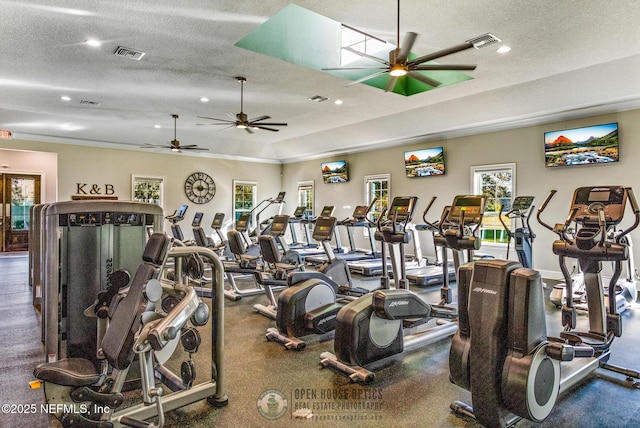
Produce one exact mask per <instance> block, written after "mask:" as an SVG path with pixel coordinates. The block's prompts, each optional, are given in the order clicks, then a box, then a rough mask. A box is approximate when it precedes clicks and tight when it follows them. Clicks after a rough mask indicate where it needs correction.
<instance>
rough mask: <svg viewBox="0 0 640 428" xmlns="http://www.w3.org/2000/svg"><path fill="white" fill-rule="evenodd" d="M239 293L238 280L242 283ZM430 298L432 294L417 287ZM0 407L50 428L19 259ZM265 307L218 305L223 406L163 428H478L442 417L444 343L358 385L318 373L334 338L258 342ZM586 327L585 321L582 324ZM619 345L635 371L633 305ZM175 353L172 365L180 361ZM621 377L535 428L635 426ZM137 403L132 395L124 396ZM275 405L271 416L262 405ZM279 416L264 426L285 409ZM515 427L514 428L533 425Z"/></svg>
mask: <svg viewBox="0 0 640 428" xmlns="http://www.w3.org/2000/svg"><path fill="white" fill-rule="evenodd" d="M376 283H377V280H376V279H365V278H359V279H358V284H359V285H364V286H368V287H372V286H374V285H375V284H376ZM240 285H241V286H242V283H240ZM417 291H419V292H421V293H422V294H423V295H424V297H425V299H427V300H430V301H435V300H436V299H437V298H438V290H437V288H431V289H428V290H424V289H423V290H417ZM0 296H1V298H0V323H1V325H2V326H3V328H2V329H0V349H1V350H0V361H1V364H0V379H1V381H0V398H1V399H0V401H1V403H2V404H16V405H20V404H28V405H31V404H35V405H37V407H38V411H37V412H36V413H35V414H6V413H3V414H0V427H22V426H25V427H26V426H28V427H47V426H51V427H56V426H59V425H58V423H57V421H56V420H55V419H54V418H52V417H50V416H48V415H47V414H46V413H42V412H40V411H39V406H40V404H44V399H43V393H42V390H41V389H35V390H32V389H30V388H29V385H28V382H29V381H31V380H32V379H33V377H32V376H33V375H32V371H33V368H34V367H35V366H36V365H37V364H38V363H40V362H42V361H44V350H43V346H42V343H41V342H40V325H39V312H38V311H37V310H36V309H34V308H33V307H32V306H31V290H30V289H29V286H28V281H27V258H26V257H0ZM255 303H266V298H265V297H264V296H253V297H245V298H243V299H242V300H240V301H238V302H231V301H226V302H225V311H226V312H225V351H224V352H225V365H226V367H225V374H226V385H225V388H226V391H227V394H228V396H229V405H228V406H227V407H224V408H220V409H216V408H213V407H212V406H211V405H209V404H208V403H206V402H199V403H195V404H192V405H189V406H186V407H184V408H182V409H180V410H176V411H173V412H170V413H169V414H168V415H167V423H166V426H167V427H185V426H189V427H212V426H216V427H229V428H231V427H233V428H236V427H254V426H256V427H257V426H269V427H271V426H273V427H280V426H293V425H296V426H299V425H306V426H314V427H315V426H318V427H325V426H326V427H337V426H349V427H353V426H363V427H364V426H385V427H386V426H392V425H393V426H397V427H418V426H420V427H425V426H427V427H461V426H467V427H475V426H477V424H475V423H473V422H470V421H468V420H467V419H464V418H461V417H458V416H456V415H454V414H452V412H451V411H450V410H449V404H450V403H451V402H452V401H454V400H463V401H467V402H468V401H469V400H470V394H469V393H468V392H466V391H464V390H462V389H460V388H458V387H457V386H455V385H453V384H451V383H450V382H449V380H448V352H449V340H442V341H440V342H438V343H436V344H433V345H431V346H428V347H426V348H424V349H419V350H415V351H412V352H408V353H406V354H404V355H401V356H396V357H392V358H390V359H389V360H387V361H384V362H381V363H379V364H377V365H376V366H374V367H373V368H374V369H375V373H376V379H375V381H374V382H373V383H372V384H370V385H359V384H354V383H351V382H350V381H349V379H347V378H346V377H344V376H342V375H341V374H338V373H336V372H334V371H332V370H330V369H322V368H321V367H320V364H319V361H320V359H319V355H320V353H321V352H324V351H332V349H333V343H332V341H331V340H323V341H319V340H318V339H317V338H315V339H313V340H310V341H309V342H308V345H307V348H306V349H305V350H303V351H301V352H295V351H286V350H285V349H284V348H283V347H282V346H281V345H279V344H276V343H273V342H268V341H266V339H265V337H264V333H265V330H266V329H267V328H268V327H272V326H275V322H274V321H272V320H269V319H267V318H265V317H263V316H261V315H259V314H257V313H255V312H254V311H253V309H252V306H253V304H255ZM547 310H548V317H547V323H548V326H549V333H550V334H554V333H556V332H558V331H559V328H560V318H559V312H558V310H557V309H556V308H555V306H553V305H551V304H549V303H547ZM579 318H580V320H581V322H584V319H585V317H584V316H581V317H579ZM623 318H624V321H623V322H624V332H625V335H624V337H623V338H622V339H620V340H617V341H616V342H615V343H614V346H613V356H612V359H611V361H612V362H614V363H617V364H619V365H623V366H630V367H635V368H640V359H639V358H638V357H637V356H638V350H639V349H640V346H639V345H640V343H639V342H640V335H638V334H637V332H639V331H640V308H637V309H635V310H631V311H627V312H626V313H625V314H624V315H623ZM209 331H210V330H209V329H208V328H206V327H205V328H202V337H203V339H204V343H203V345H202V346H201V348H200V350H199V352H198V353H197V358H196V364H197V370H198V378H197V379H196V382H198V381H200V380H201V379H205V378H207V377H208V376H210V369H209V367H210V365H209V362H208V358H207V357H208V355H207V353H208V352H209V349H210V348H209V346H208V345H207V343H208V337H209V334H210V333H209ZM186 358H187V356H186V355H185V354H184V353H182V352H180V353H178V354H177V356H176V358H175V362H173V364H174V366H176V367H177V366H178V364H179V363H180V362H181V361H182V360H184V359H186ZM623 381H624V378H623V377H622V376H619V375H614V374H610V373H609V372H603V371H598V372H597V374H596V375H594V376H592V377H591V378H588V379H586V380H585V381H584V382H583V383H582V384H580V385H579V386H578V387H576V388H574V390H573V391H571V393H570V394H565V395H564V396H563V397H562V398H561V399H560V400H559V402H558V403H557V405H556V408H555V409H554V410H553V412H552V414H551V416H550V417H549V418H548V419H547V420H546V421H545V422H543V423H542V424H539V426H542V427H558V426H563V427H632V426H638V425H640V419H639V418H640V391H638V390H637V389H632V388H627V387H624V386H621V384H622V383H623ZM128 397H129V400H130V401H131V400H135V399H136V397H137V395H136V393H135V392H132V393H129V394H128ZM269 398H271V401H274V402H275V403H276V406H277V405H279V407H277V408H275V407H276V406H274V408H272V409H271V410H272V411H273V413H268V411H269V410H268V409H267V407H266V403H267V402H268V401H269ZM282 399H286V406H287V410H286V411H284V412H283V415H282V416H281V417H280V418H278V419H269V418H270V417H273V416H271V415H276V414H277V413H278V411H280V410H282V409H283V406H284V404H285V403H284V402H283V401H282ZM302 407H306V408H311V410H312V411H313V418H311V419H309V420H301V419H295V418H294V412H295V410H296V409H298V408H302ZM534 425H538V424H534V423H532V422H528V421H521V422H519V423H518V424H517V426H518V427H527V426H534Z"/></svg>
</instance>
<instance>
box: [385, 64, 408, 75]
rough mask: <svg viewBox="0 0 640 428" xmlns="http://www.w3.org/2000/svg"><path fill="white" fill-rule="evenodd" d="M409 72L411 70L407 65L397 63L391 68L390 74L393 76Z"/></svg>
mask: <svg viewBox="0 0 640 428" xmlns="http://www.w3.org/2000/svg"><path fill="white" fill-rule="evenodd" d="M408 72H409V70H408V69H407V67H406V66H405V65H402V64H395V65H394V66H393V67H391V69H390V70H389V74H390V75H391V76H393V77H402V76H406V75H407V73H408Z"/></svg>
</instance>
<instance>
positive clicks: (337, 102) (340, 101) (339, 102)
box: [333, 100, 344, 106]
mask: <svg viewBox="0 0 640 428" xmlns="http://www.w3.org/2000/svg"><path fill="white" fill-rule="evenodd" d="M343 102H344V101H342V100H335V101H334V102H333V103H334V104H335V105H337V106H339V105H340V104H342V103H343Z"/></svg>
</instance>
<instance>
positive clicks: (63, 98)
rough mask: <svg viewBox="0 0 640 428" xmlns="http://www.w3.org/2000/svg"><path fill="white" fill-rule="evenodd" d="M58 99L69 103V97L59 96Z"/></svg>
mask: <svg viewBox="0 0 640 428" xmlns="http://www.w3.org/2000/svg"><path fill="white" fill-rule="evenodd" d="M60 99H61V100H62V101H71V97H68V96H66V95H63V96H61V97H60Z"/></svg>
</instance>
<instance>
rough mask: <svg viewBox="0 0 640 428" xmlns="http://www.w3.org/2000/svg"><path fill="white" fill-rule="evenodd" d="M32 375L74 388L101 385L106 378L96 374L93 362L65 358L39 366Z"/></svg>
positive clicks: (103, 375) (103, 374) (104, 375)
mask: <svg viewBox="0 0 640 428" xmlns="http://www.w3.org/2000/svg"><path fill="white" fill-rule="evenodd" d="M33 375H34V376H35V377H36V379H40V380H43V381H45V382H51V383H55V384H56V385H62V386H74V387H79V386H89V385H96V384H101V383H102V382H104V380H105V379H106V377H107V376H106V374H105V373H96V367H95V365H94V364H93V362H92V361H89V360H85V359H84V358H65V359H62V360H59V361H56V362H53V363H45V364H40V365H39V366H38V367H36V368H35V370H34V371H33Z"/></svg>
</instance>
